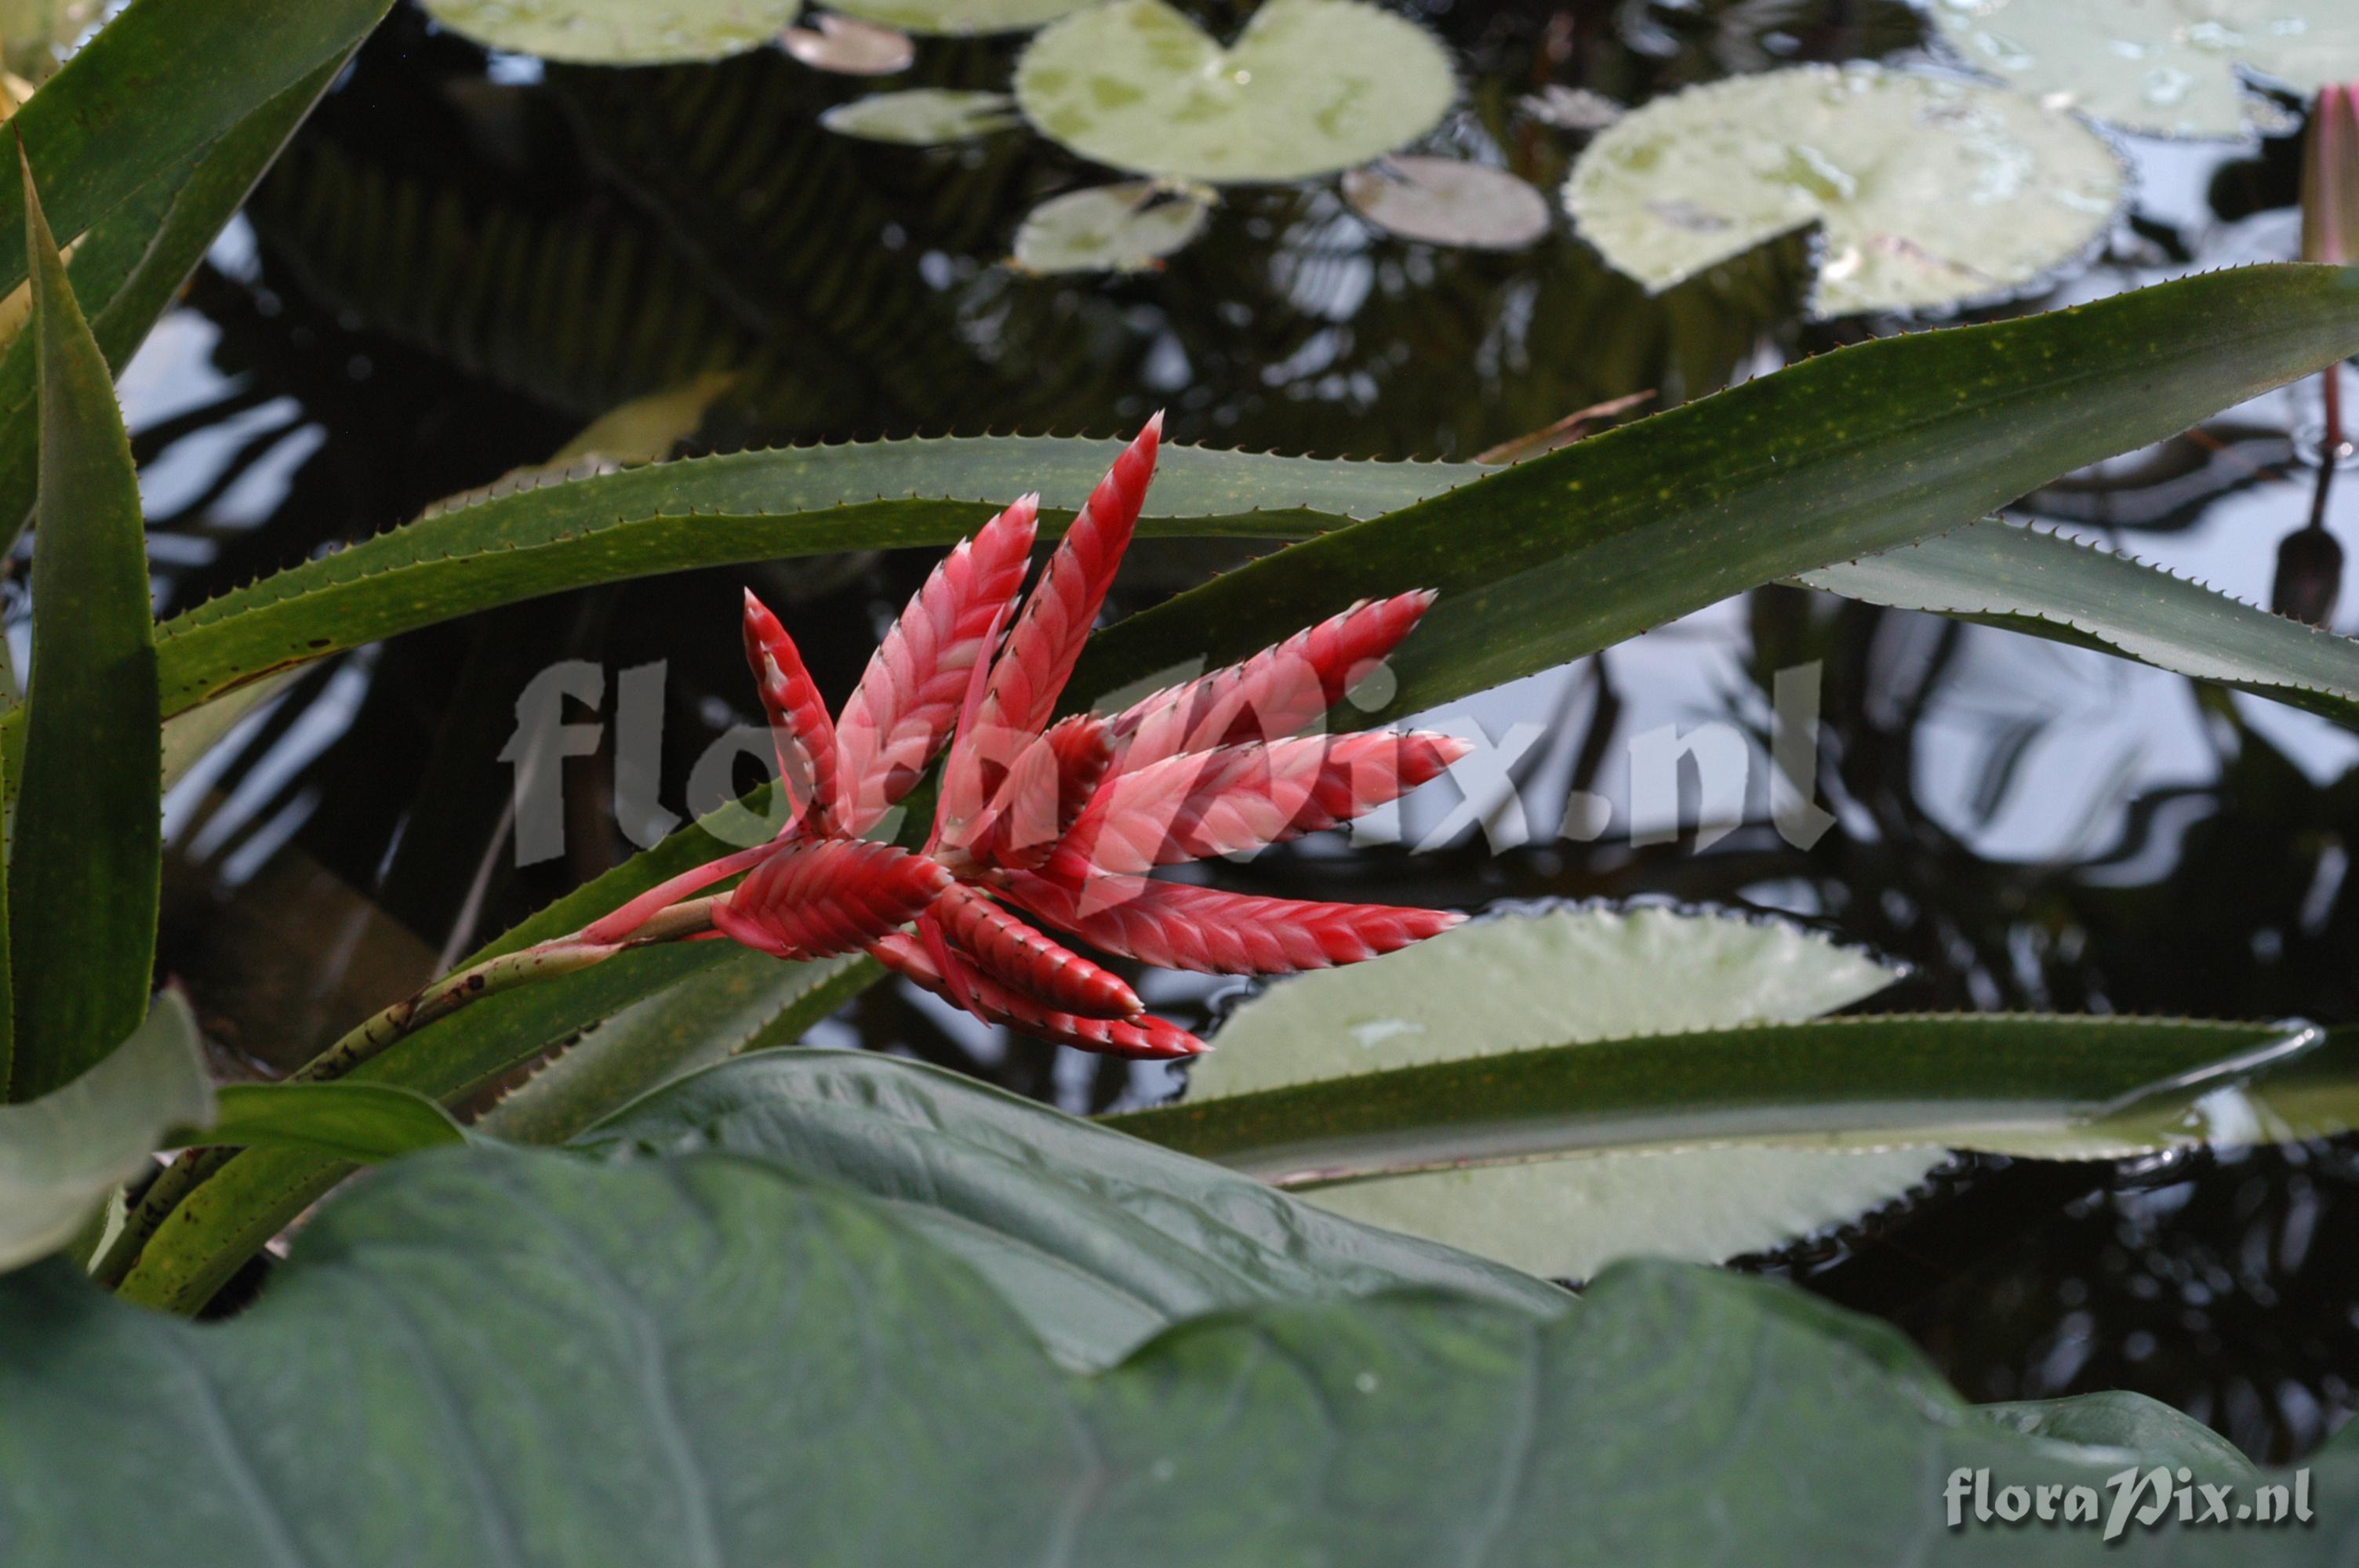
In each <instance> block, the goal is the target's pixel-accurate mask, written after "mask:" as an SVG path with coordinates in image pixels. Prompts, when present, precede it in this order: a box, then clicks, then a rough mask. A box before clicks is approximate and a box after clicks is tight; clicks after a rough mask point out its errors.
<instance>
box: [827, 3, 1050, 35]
mask: <svg viewBox="0 0 2359 1568" xmlns="http://www.w3.org/2000/svg"><path fill="white" fill-rule="evenodd" d="M1089 3H1090V0H830V4H831V5H832V7H833V8H834V9H836V10H838V11H842V12H843V13H845V14H846V15H847V16H860V17H864V18H865V19H867V20H868V21H871V22H882V23H884V24H885V25H886V27H898V28H900V29H901V30H902V31H903V32H908V33H925V34H929V35H930V36H935V37H953V38H963V37H968V36H971V35H973V34H976V33H1028V32H1030V31H1031V30H1032V29H1033V28H1035V27H1042V26H1045V25H1046V24H1048V23H1049V22H1053V21H1055V20H1056V19H1057V18H1058V17H1060V16H1064V15H1065V14H1066V13H1067V12H1069V11H1078V10H1080V9H1081V8H1082V6H1084V5H1088V4H1089Z"/></svg>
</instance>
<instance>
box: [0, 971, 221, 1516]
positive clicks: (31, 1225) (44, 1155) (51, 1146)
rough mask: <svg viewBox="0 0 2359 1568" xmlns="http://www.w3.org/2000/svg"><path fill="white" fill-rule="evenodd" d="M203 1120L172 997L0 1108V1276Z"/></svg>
mask: <svg viewBox="0 0 2359 1568" xmlns="http://www.w3.org/2000/svg"><path fill="white" fill-rule="evenodd" d="M212 1116H213V1089H212V1080H211V1079H210V1078H209V1077H208V1076H206V1074H205V1060H204V1052H203V1048H202V1047H201V1045H200V1044H198V1041H197V1027H196V1021H195V1020H194V1019H192V1018H191V1017H190V1015H189V1008H188V1004H187V1003H186V1002H184V1001H182V1000H180V998H179V993H177V992H174V991H167V992H165V993H164V994H163V995H162V996H160V997H158V999H157V1001H156V1005H155V1006H154V1007H153V1008H152V1009H151V1010H150V1011H149V1012H148V1014H147V1022H144V1023H142V1024H141V1025H140V1026H139V1027H138V1028H137V1029H136V1030H135V1031H133V1032H132V1034H131V1037H130V1038H129V1039H127V1040H125V1042H124V1043H123V1044H121V1045H120V1046H118V1047H116V1048H115V1050H114V1053H113V1054H111V1055H109V1056H107V1057H106V1058H104V1059H103V1061H101V1062H100V1063H99V1064H98V1065H96V1066H94V1067H92V1068H91V1069H90V1070H89V1071H88V1072H86V1073H84V1074H83V1075H82V1076H80V1077H78V1078H76V1079H74V1080H73V1081H72V1082H71V1083H70V1084H68V1085H66V1086H65V1087H63V1088H61V1089H59V1090H58V1091H57V1092H55V1093H54V1094H49V1095H45V1096H43V1097H42V1098H39V1099H36V1100H27V1101H26V1102H25V1103H23V1104H21V1105H0V1270H5V1269H14V1268H16V1267H18V1266H20V1265H22V1264H25V1263H28V1262H30V1261H32V1260H34V1259H36V1258H38V1257H41V1256H43V1255H44V1254H46V1253H49V1252H51V1251H54V1250H56V1249H58V1248H60V1247H62V1246H64V1245H65V1243H66V1242H67V1241H68V1240H69V1239H70V1238H71V1237H72V1236H73V1234H74V1233H75V1231H77V1230H79V1229H80V1228H81V1227H82V1222H83V1221H84V1220H85V1219H87V1218H88V1217H90V1215H91V1214H92V1211H93V1210H95V1209H96V1208H97V1207H98V1206H99V1204H100V1203H102V1202H103V1201H104V1200H105V1198H106V1196H107V1195H108V1194H110V1193H112V1192H113V1191H114V1189H115V1187H116V1186H117V1185H119V1184H122V1183H123V1182H124V1181H125V1180H127V1179H128V1178H129V1177H131V1176H132V1175H134V1174H135V1173H137V1172H138V1171H139V1169H140V1168H141V1166H143V1165H144V1164H146V1163H147V1157H148V1155H149V1153H150V1152H153V1151H154V1150H156V1149H157V1148H158V1147H160V1146H161V1145H162V1143H163V1141H164V1139H165V1135H166V1133H167V1131H168V1130H169V1129H172V1128H176V1127H203V1126H205V1125H206V1124H208V1123H209V1122H211V1121H212ZM0 1337H5V1336H0ZM0 1539H5V1535H0Z"/></svg>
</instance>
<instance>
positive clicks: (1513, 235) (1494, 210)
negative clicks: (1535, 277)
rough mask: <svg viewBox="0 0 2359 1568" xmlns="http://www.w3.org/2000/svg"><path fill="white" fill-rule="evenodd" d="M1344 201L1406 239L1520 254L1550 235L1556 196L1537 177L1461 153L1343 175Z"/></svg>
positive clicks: (1399, 161)
mask: <svg viewBox="0 0 2359 1568" xmlns="http://www.w3.org/2000/svg"><path fill="white" fill-rule="evenodd" d="M1343 200H1346V201H1349V202H1350V203H1351V204H1352V211H1354V212H1357V213H1358V214H1359V215H1360V216H1361V217H1363V218H1365V219H1366V220H1367V221H1368V222H1371V223H1374V224H1375V225H1376V227H1378V228H1380V229H1383V230H1385V231H1386V232H1390V233H1395V234H1398V235H1399V236H1400V237H1401V238H1403V239H1405V240H1423V241H1425V242H1426V243H1429V244H1436V245H1472V246H1474V247H1476V248H1477V249H1482V250H1497V251H1516V250H1521V249H1523V248H1524V247H1525V246H1526V245H1528V244H1532V243H1535V242H1537V241H1538V239H1539V237H1540V236H1541V235H1543V234H1545V233H1547V232H1548V226H1549V205H1548V198H1546V197H1545V196H1542V195H1541V194H1540V193H1539V191H1538V190H1537V189H1534V188H1533V186H1532V184H1531V182H1530V181H1529V180H1527V179H1522V178H1517V176H1515V175H1513V174H1510V173H1508V172H1507V171H1506V169H1504V168H1492V167H1490V166H1489V165H1488V164H1479V163H1467V162H1465V161H1464V160H1462V159H1459V158H1445V157H1397V158H1386V159H1384V160H1383V161H1381V162H1379V163H1375V164H1372V165H1370V166H1369V167H1368V168H1355V169H1351V170H1348V171H1347V172H1346V173H1345V174H1344V176H1343Z"/></svg>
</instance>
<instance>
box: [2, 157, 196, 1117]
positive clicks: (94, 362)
mask: <svg viewBox="0 0 2359 1568" xmlns="http://www.w3.org/2000/svg"><path fill="white" fill-rule="evenodd" d="M18 162H19V164H20V166H21V167H22V168H23V170H24V174H23V188H24V201H25V204H26V209H27V213H28V216H29V219H30V222H29V223H28V224H27V232H28V235H29V238H30V243H31V245H32V256H33V261H34V264H35V270H34V276H33V322H32V327H31V329H30V330H31V331H32V333H33V334H34V336H35V339H36V341H37V343H38V361H39V372H40V421H41V459H40V485H39V494H38V499H37V500H36V502H35V503H34V508H33V510H34V514H35V518H36V527H37V529H38V539H37V541H36V544H35V546H34V550H33V571H32V589H33V594H34V598H35V602H37V603H38V605H39V606H40V608H39V610H38V611H36V612H35V614H34V616H33V665H34V668H35V670H36V671H37V672H38V673H37V674H36V675H35V676H34V684H35V687H36V688H37V689H38V690H39V692H40V694H41V708H40V711H39V712H38V714H33V715H32V716H31V717H30V718H29V719H27V724H26V736H25V745H24V762H23V763H22V764H21V765H20V766H17V767H13V768H10V769H9V770H8V772H9V773H10V774H11V775H12V776H14V777H16V778H18V779H21V780H22V781H23V782H22V784H21V785H20V786H19V788H18V791H17V796H16V827H15V834H14V838H13V841H12V842H11V844H10V847H9V857H8V861H9V863H8V910H9V914H10V915H11V916H12V918H11V919H10V920H9V922H8V971H9V978H10V980H11V983H12V987H13V989H14V992H15V996H14V1003H15V1030H14V1037H13V1043H14V1051H13V1054H12V1055H11V1056H10V1057H9V1058H8V1060H7V1061H6V1062H5V1065H0V1078H5V1086H6V1092H5V1095H0V1098H6V1099H11V1100H26V1099H34V1098H38V1097H40V1096H42V1095H46V1094H48V1093H49V1092H50V1091H51V1090H52V1089H57V1088H61V1087H64V1086H65V1085H66V1084H67V1083H69V1082H71V1080H73V1079H75V1078H78V1077H80V1076H82V1074H83V1073H85V1072H87V1071H88V1070H89V1069H90V1068H92V1067H93V1066H95V1065H98V1063H99V1062H101V1061H102V1060H103V1059H104V1058H105V1057H106V1055H107V1054H108V1053H110V1052H112V1051H113V1050H114V1048H115V1046H116V1045H117V1044H120V1043H121V1042H122V1041H123V1040H124V1038H125V1036H127V1035H129V1034H130V1033H131V1032H132V1031H133V1030H134V1029H136V1028H137V1027H138V1026H139V1022H140V1020H141V1019H143V1018H145V1017H146V1016H147V993H148V989H149V986H150V983H151V980H152V978H153V971H154V967H155V956H156V909H157V900H158V887H159V882H160V879H161V876H162V866H163V843H162V839H161V838H159V836H158V820H157V814H156V813H157V806H156V803H157V800H158V796H159V794H160V791H161V783H160V778H161V762H160V758H159V754H158V734H157V727H158V723H159V717H158V705H157V685H156V642H155V624H156V623H155V619H154V617H153V615H152V614H151V613H150V611H149V610H148V602H147V533H146V529H145V524H144V523H143V521H142V519H141V516H140V511H139V481H138V478H137V476H136V474H135V472H134V471H133V469H132V463H131V444H130V442H129V440H128V439H127V438H125V435H124V430H123V412H122V410H121V409H119V408H117V407H116V406H115V404H114V383H113V381H112V380H111V379H110V378H109V377H108V375H107V371H106V361H105V358H104V357H103V355H102V354H101V353H100V352H99V349H98V344H97V343H96V342H95V341H92V338H91V335H90V327H89V325H88V323H86V322H85V321H84V320H83V319H82V310H81V308H80V307H79V306H77V305H76V304H75V302H74V296H73V287H72V286H71V284H70V283H68V282H67V280H66V269H65V264H64V263H63V262H62V261H61V260H60V259H59V256H58V248H57V244H56V242H55V241H54V240H53V239H51V237H50V234H49V225H48V224H47V223H45V222H43V221H42V214H41V208H40V203H39V201H38V199H37V198H36V197H35V195H34V192H33V174H32V169H31V167H30V165H28V164H25V163H24V160H23V159H22V157H19V159H18ZM19 711H25V712H29V711H30V710H29V708H24V709H19Z"/></svg>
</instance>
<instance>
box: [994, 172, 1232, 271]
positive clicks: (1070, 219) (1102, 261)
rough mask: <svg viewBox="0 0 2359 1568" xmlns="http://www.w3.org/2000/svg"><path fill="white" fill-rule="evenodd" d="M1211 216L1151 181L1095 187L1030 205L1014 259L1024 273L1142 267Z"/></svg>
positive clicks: (1176, 245) (1199, 229)
mask: <svg viewBox="0 0 2359 1568" xmlns="http://www.w3.org/2000/svg"><path fill="white" fill-rule="evenodd" d="M1209 216H1210V212H1209V211H1208V209H1207V208H1206V207H1205V205H1204V203H1203V202H1201V201H1200V200H1196V199H1195V198H1194V197H1191V196H1187V195H1184V194H1180V195H1175V194H1172V193H1170V192H1168V191H1165V190H1163V189H1161V188H1160V187H1158V186H1157V185H1156V184H1154V183H1153V182H1152V181H1149V180H1129V181H1125V182H1124V183H1122V184H1120V185H1100V186H1095V187H1093V188H1092V189H1088V190H1075V191H1071V192H1070V193H1068V194H1066V195H1063V196H1058V197H1053V198H1051V199H1050V200H1047V201H1043V202H1042V203H1040V205H1039V206H1038V207H1035V208H1034V209H1032V211H1031V212H1030V213H1029V214H1028V215H1027V217H1026V218H1025V220H1024V224H1023V227H1021V228H1019V229H1018V230H1016V255H1015V258H1014V259H1015V262H1016V266H1017V267H1018V268H1020V269H1021V270H1023V271H1025V272H1036V273H1055V272H1141V271H1144V270H1146V269H1147V268H1148V267H1151V266H1154V265H1156V264H1157V263H1158V262H1160V261H1161V260H1162V259H1163V258H1164V257H1165V256H1168V255H1169V254H1171V253H1172V252H1174V251H1176V250H1178V249H1180V247H1181V246H1182V245H1184V244H1186V243H1188V242H1189V241H1190V240H1192V239H1194V238H1195V237H1196V236H1197V235H1198V234H1200V233H1201V232H1203V230H1204V222H1205V220H1206V219H1207V218H1208V217H1209Z"/></svg>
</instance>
